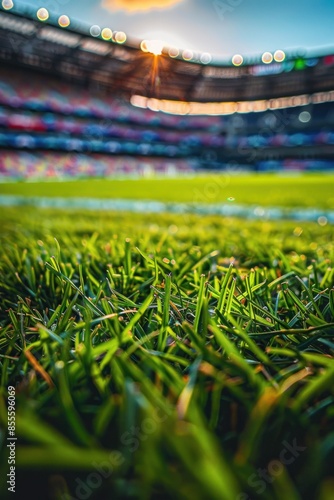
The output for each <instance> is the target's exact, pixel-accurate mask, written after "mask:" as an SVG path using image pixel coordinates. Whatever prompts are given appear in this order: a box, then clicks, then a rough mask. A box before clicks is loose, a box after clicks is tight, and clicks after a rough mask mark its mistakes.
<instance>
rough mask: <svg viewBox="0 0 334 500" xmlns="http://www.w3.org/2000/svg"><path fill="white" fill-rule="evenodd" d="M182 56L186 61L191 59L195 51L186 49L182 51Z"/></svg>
mask: <svg viewBox="0 0 334 500" xmlns="http://www.w3.org/2000/svg"><path fill="white" fill-rule="evenodd" d="M182 57H183V59H184V60H185V61H191V60H192V58H193V57H194V53H193V52H192V50H189V49H186V50H184V51H183V52H182Z"/></svg>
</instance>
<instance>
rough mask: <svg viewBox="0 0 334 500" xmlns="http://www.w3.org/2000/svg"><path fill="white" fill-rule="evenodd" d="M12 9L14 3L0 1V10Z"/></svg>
mask: <svg viewBox="0 0 334 500" xmlns="http://www.w3.org/2000/svg"><path fill="white" fill-rule="evenodd" d="M13 7H14V2H13V1H12V0H2V8H3V9H5V10H10V9H12V8H13Z"/></svg>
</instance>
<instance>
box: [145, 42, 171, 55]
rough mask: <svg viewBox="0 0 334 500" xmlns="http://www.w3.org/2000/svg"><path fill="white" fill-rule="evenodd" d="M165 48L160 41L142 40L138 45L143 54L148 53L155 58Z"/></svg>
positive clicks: (163, 43)
mask: <svg viewBox="0 0 334 500" xmlns="http://www.w3.org/2000/svg"><path fill="white" fill-rule="evenodd" d="M164 46H165V42H163V41H162V40H143V41H142V43H141V44H140V48H141V50H142V51H143V52H150V53H151V54H154V55H155V56H159V55H161V54H162V50H163V48H164Z"/></svg>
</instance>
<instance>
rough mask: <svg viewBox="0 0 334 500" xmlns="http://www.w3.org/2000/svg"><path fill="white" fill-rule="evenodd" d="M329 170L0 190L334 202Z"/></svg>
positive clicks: (4, 188) (285, 203)
mask: <svg viewBox="0 0 334 500" xmlns="http://www.w3.org/2000/svg"><path fill="white" fill-rule="evenodd" d="M333 193H334V175H333V174H314V173H309V174H296V173H295V174H285V175H279V174H244V175H235V174H232V173H231V172H229V171H227V172H226V173H224V174H212V175H196V176H194V177H180V178H172V179H171V178H160V179H159V178H152V179H131V178H130V179H86V180H80V181H77V180H75V181H66V180H64V181H62V182H59V181H52V180H49V181H48V182H45V181H43V182H15V183H0V195H18V196H31V197H35V196H44V197H63V198H68V197H79V198H110V199H115V198H116V199H129V200H156V201H162V202H185V203H192V204H198V203H229V202H234V203H237V204H246V205H257V206H258V205H259V206H264V207H267V206H273V207H275V206H277V207H317V208H323V209H333V207H334V194H333Z"/></svg>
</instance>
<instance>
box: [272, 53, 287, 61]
mask: <svg viewBox="0 0 334 500" xmlns="http://www.w3.org/2000/svg"><path fill="white" fill-rule="evenodd" d="M274 59H275V61H276V62H283V61H284V59H285V52H283V50H276V52H275V54H274Z"/></svg>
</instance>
